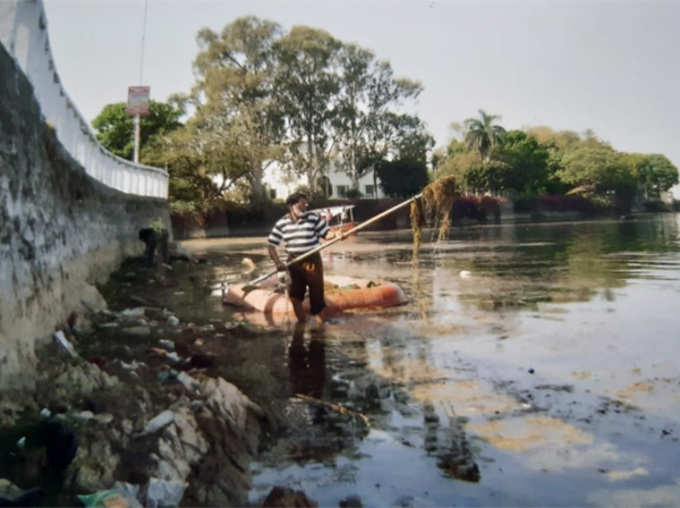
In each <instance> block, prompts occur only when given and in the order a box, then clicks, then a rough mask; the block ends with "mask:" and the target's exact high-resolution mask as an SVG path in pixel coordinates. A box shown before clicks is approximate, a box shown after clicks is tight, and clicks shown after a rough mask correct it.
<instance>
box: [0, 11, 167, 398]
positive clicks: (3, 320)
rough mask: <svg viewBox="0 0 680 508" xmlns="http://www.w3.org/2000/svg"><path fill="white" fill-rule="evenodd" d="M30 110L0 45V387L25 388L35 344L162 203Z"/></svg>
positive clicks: (24, 85)
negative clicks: (132, 190)
mask: <svg viewBox="0 0 680 508" xmlns="http://www.w3.org/2000/svg"><path fill="white" fill-rule="evenodd" d="M5 2H7V0H0V6H5ZM10 3H11V2H10ZM33 3H34V2H32V1H30V0H26V1H25V2H20V5H24V4H33ZM0 11H2V9H0ZM2 16H3V13H2V12H0V20H2V21H3V22H4V21H5V20H4V19H3V18H2ZM22 26H23V25H19V27H20V28H21V27H22ZM40 106H41V105H39V104H38V102H37V101H36V98H35V95H34V90H33V87H32V86H31V83H30V82H29V80H28V79H27V77H26V76H25V75H24V73H23V72H22V69H21V68H20V67H19V65H18V63H17V61H16V60H15V59H14V58H13V57H12V55H10V54H9V52H8V51H6V50H5V48H4V46H2V45H0V391H3V390H5V389H12V388H26V387H28V388H30V387H31V385H32V382H33V376H32V369H33V368H34V364H35V353H34V349H35V344H36V343H37V341H38V340H39V339H40V338H41V337H45V336H49V335H50V334H51V333H52V332H53V331H54V329H55V327H58V326H60V325H61V324H62V323H64V322H65V321H66V319H67V317H68V315H69V314H70V313H71V312H72V311H74V310H75V311H79V310H81V309H82V307H83V305H84V303H93V302H95V303H101V296H100V295H99V293H98V292H97V290H96V289H95V288H94V286H93V284H94V283H95V282H97V281H104V280H105V279H106V278H107V277H108V275H109V274H110V272H111V271H112V270H113V269H115V268H117V267H118V266H119V264H120V262H121V261H122V260H123V259H124V257H126V256H130V255H136V254H141V253H142V252H143V248H144V244H143V243H142V242H140V241H139V240H138V231H139V229H140V228H142V227H147V226H149V225H150V223H151V222H152V221H156V220H160V221H161V222H162V223H163V224H164V225H166V226H167V225H168V224H169V217H168V205H167V201H166V200H165V199H162V198H150V197H141V196H135V195H131V194H125V193H123V192H121V191H119V190H116V189H114V188H111V187H109V186H107V185H104V184H103V183H102V182H100V181H98V180H96V179H95V178H93V177H92V176H91V171H88V170H87V169H86V168H85V167H83V165H82V164H81V163H79V162H78V161H76V160H75V158H74V157H73V156H71V154H70V153H69V151H68V150H67V149H66V148H65V147H64V146H63V144H62V143H61V142H60V139H58V131H59V129H64V127H57V133H56V134H55V131H54V129H53V128H52V127H51V126H49V125H48V124H46V123H45V121H44V120H43V117H42V115H41V109H40ZM0 397H3V395H0Z"/></svg>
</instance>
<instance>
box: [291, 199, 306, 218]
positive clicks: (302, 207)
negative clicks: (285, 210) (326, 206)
mask: <svg viewBox="0 0 680 508" xmlns="http://www.w3.org/2000/svg"><path fill="white" fill-rule="evenodd" d="M308 207H309V203H308V202H307V200H306V199H305V198H301V199H300V200H299V201H298V202H297V203H295V204H294V205H293V212H294V213H295V215H297V216H300V215H302V214H304V213H305V212H306V211H307V208H308Z"/></svg>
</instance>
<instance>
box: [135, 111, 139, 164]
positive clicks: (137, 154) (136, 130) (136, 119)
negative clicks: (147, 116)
mask: <svg viewBox="0 0 680 508" xmlns="http://www.w3.org/2000/svg"><path fill="white" fill-rule="evenodd" d="M134 161H135V164H138V163H139V113H137V114H136V115H135V152H134Z"/></svg>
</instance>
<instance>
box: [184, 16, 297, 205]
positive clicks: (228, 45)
mask: <svg viewBox="0 0 680 508" xmlns="http://www.w3.org/2000/svg"><path fill="white" fill-rule="evenodd" d="M280 33H281V29H280V27H279V25H277V24H276V23H273V22H270V21H266V20H261V19H259V18H257V17H254V16H247V17H244V18H239V19H237V20H236V21H234V22H233V23H230V24H228V25H226V26H225V27H224V29H223V30H222V32H221V33H220V34H217V33H215V32H213V31H212V30H210V29H207V28H204V29H202V30H201V31H200V32H199V33H198V37H197V38H198V42H199V46H200V47H201V52H200V53H199V54H198V56H197V57H196V59H195V61H194V68H195V70H196V73H197V76H198V81H197V83H196V85H195V86H194V88H193V90H192V94H191V99H190V100H191V102H192V104H193V105H194V106H195V107H196V113H195V115H194V119H195V122H194V124H193V128H192V130H191V132H193V134H195V136H196V138H195V139H194V141H195V142H196V143H198V144H201V143H202V138H207V139H210V140H212V141H211V142H208V143H204V145H207V146H208V147H212V149H213V150H216V151H217V153H220V152H221V151H222V148H220V144H221V143H220V142H219V139H220V138H221V139H223V140H224V141H225V142H227V141H228V142H230V143H233V146H232V147H231V149H230V153H231V154H232V156H231V157H230V158H229V159H228V161H227V160H225V161H224V164H227V163H229V164H232V165H234V164H235V165H236V166H234V167H231V168H219V167H214V166H213V165H211V164H208V165H207V167H209V168H211V171H213V173H214V174H217V175H232V176H234V175H239V178H242V179H245V180H246V181H247V183H248V188H246V189H244V190H245V192H247V193H248V194H249V195H250V198H251V200H252V201H253V202H255V203H261V202H263V201H265V200H266V199H267V195H266V190H265V187H264V183H263V175H264V171H265V169H266V167H267V166H268V165H269V164H272V163H273V162H274V161H275V160H276V159H277V158H279V157H280V156H281V146H280V143H281V140H282V136H283V132H284V120H283V116H282V114H281V111H280V107H279V105H278V104H277V102H276V100H275V94H274V86H275V85H274V75H275V70H276V68H277V60H276V53H275V52H274V49H273V48H274V44H275V43H276V41H277V39H278V37H279V36H280ZM206 154H207V152H204V155H206ZM235 154H238V155H235Z"/></svg>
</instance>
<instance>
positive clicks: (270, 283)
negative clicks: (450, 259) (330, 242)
mask: <svg viewBox="0 0 680 508" xmlns="http://www.w3.org/2000/svg"><path fill="white" fill-rule="evenodd" d="M324 282H325V291H324V293H325V299H326V307H327V310H326V313H327V314H328V315H330V314H337V313H339V312H343V311H346V310H351V309H362V308H373V307H391V306H394V305H401V304H403V303H406V301H407V298H406V296H405V295H404V292H403V291H402V290H401V288H400V287H399V286H397V285H396V284H393V283H391V282H385V281H371V280H368V279H355V278H353V277H346V276H342V275H327V276H326V277H325V278H324ZM224 303H226V304H230V305H235V306H238V307H242V308H243V309H244V310H250V311H260V312H262V313H264V314H266V315H271V316H273V317H285V316H290V317H294V316H295V313H294V311H293V305H292V304H291V303H290V299H289V298H288V294H287V292H286V291H285V289H284V288H281V287H279V284H278V282H277V280H276V278H275V277H270V278H269V279H268V280H267V281H265V282H263V283H262V284H260V285H258V286H257V287H254V286H247V285H246V284H236V285H233V286H230V287H229V289H228V290H227V291H226V292H225V293H224ZM303 306H304V308H305V311H307V312H309V299H308V298H305V301H304V302H303Z"/></svg>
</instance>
